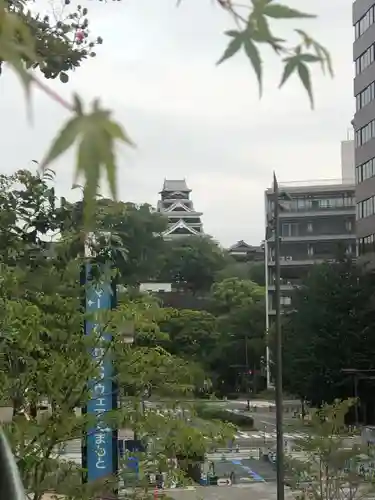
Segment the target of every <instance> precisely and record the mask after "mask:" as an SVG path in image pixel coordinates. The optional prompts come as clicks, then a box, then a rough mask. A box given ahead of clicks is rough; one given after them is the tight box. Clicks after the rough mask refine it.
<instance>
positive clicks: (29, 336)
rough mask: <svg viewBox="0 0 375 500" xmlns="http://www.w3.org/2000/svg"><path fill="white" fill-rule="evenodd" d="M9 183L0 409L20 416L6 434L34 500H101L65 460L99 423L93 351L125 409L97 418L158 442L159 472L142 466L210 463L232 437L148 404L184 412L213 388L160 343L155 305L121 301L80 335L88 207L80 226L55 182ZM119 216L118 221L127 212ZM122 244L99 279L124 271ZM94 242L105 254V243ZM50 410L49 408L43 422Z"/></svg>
mask: <svg viewBox="0 0 375 500" xmlns="http://www.w3.org/2000/svg"><path fill="white" fill-rule="evenodd" d="M2 182H3V186H5V187H4V188H3V189H2V190H1V191H0V213H1V217H0V235H1V236H4V238H7V245H4V247H2V248H1V251H0V303H1V309H0V331H1V332H2V335H1V338H0V343H1V350H2V353H3V356H2V357H1V360H0V362H1V367H0V379H1V380H0V382H1V383H0V400H1V401H2V402H3V404H4V403H5V404H7V405H10V406H11V408H12V410H13V421H12V423H11V424H10V425H9V426H8V428H7V434H8V436H9V438H10V442H11V445H12V448H13V451H14V453H15V456H16V459H17V463H18V466H19V468H20V470H21V473H22V478H23V481H24V484H25V486H26V488H27V490H28V491H29V492H30V493H31V494H32V498H33V500H40V499H41V498H42V496H43V494H44V492H45V491H47V490H50V489H52V490H56V491H57V492H59V493H65V494H69V495H70V498H74V499H80V500H82V499H88V498H91V497H92V491H91V490H92V488H93V485H90V484H89V485H82V484H81V480H80V478H81V470H80V467H79V466H78V465H76V464H72V463H66V462H62V461H61V460H62V458H63V456H61V454H62V449H61V446H62V445H63V443H65V442H66V441H68V440H70V439H73V438H76V439H80V437H81V436H82V434H83V433H84V431H85V430H86V429H87V428H88V427H92V425H93V417H92V415H83V416H78V414H77V412H76V410H77V409H78V408H81V407H84V406H85V404H86V403H87V401H88V399H89V398H90V395H91V389H90V387H89V386H88V384H87V380H90V379H94V378H96V377H97V376H98V368H99V365H100V360H99V361H98V359H93V357H92V354H91V353H92V349H95V350H96V351H99V352H101V353H102V354H100V356H102V357H103V359H104V358H105V357H106V356H107V355H108V354H107V353H109V352H111V353H112V356H113V358H114V361H115V368H116V373H117V375H116V377H115V378H114V382H117V384H118V385H119V397H120V401H121V407H120V408H119V409H118V410H114V411H113V412H111V413H110V414H106V415H105V416H104V417H98V418H104V419H105V423H106V425H108V426H109V427H112V426H113V427H114V428H120V429H121V428H128V429H132V430H134V431H135V432H136V433H137V435H138V436H141V437H142V436H146V435H147V436H148V437H149V438H152V439H153V436H154V437H158V447H159V448H160V449H159V448H158V450H157V459H155V460H154V461H153V462H152V465H151V466H150V464H148V465H147V464H146V462H147V460H148V461H149V456H148V458H147V457H144V459H145V460H146V458H147V460H146V462H145V465H144V466H145V467H146V465H147V467H148V468H149V469H150V468H151V472H152V471H153V472H157V470H158V468H159V467H162V465H161V463H164V465H163V467H166V465H165V463H167V462H166V461H168V459H170V458H175V457H176V456H178V457H180V458H181V457H182V458H184V457H185V459H186V458H189V457H192V456H201V455H202V452H204V449H205V446H206V445H207V444H209V443H210V442H215V441H220V440H221V439H227V438H228V436H230V435H231V433H232V429H231V428H225V427H223V426H220V425H219V426H218V425H215V426H214V428H212V427H211V428H207V427H206V426H205V427H199V426H198V427H197V425H196V424H195V422H194V420H191V419H190V421H188V420H187V419H185V418H181V416H179V414H178V413H176V412H175V411H174V410H173V409H172V408H171V409H170V410H169V409H168V407H169V405H168V404H164V409H167V411H170V418H169V419H166V418H164V417H161V416H160V415H159V414H158V411H159V410H158V409H157V408H154V407H148V408H147V411H144V404H143V405H140V404H139V403H140V402H141V401H143V402H144V398H145V397H152V398H155V397H156V399H158V398H161V397H162V398H163V397H168V398H170V400H171V405H174V403H173V401H174V400H175V399H176V398H183V397H185V396H187V395H191V394H192V393H193V391H194V390H195V389H196V387H199V386H200V385H203V384H204V378H205V376H204V373H203V372H202V370H201V369H200V367H198V366H195V364H194V363H193V362H192V360H191V359H189V356H184V353H183V352H177V353H172V352H169V351H168V350H166V349H165V348H163V347H162V346H160V345H159V344H160V341H161V340H163V339H166V338H167V339H168V335H167V336H166V335H165V334H163V332H161V331H160V329H159V327H158V321H160V318H161V317H162V315H163V314H164V313H163V311H162V310H161V308H160V307H159V306H158V304H157V303H156V302H155V301H154V300H153V299H152V298H149V297H147V296H146V297H142V296H139V297H132V296H131V295H129V294H127V293H124V294H120V296H119V305H118V307H117V308H116V309H114V310H113V311H112V312H104V311H103V312H100V313H99V314H98V315H97V316H96V317H95V322H96V323H97V324H98V325H100V328H99V329H98V330H94V331H93V333H92V334H90V335H86V336H85V335H82V331H83V330H82V329H83V321H84V319H91V320H93V318H92V317H91V316H90V315H87V314H86V313H84V311H83V310H82V307H81V304H82V291H83V290H82V286H81V285H80V274H81V268H82V264H83V263H84V262H85V261H84V257H83V254H82V250H83V241H82V224H83V217H82V215H83V214H82V210H81V217H79V216H78V215H77V213H75V212H74V210H73V212H74V213H75V215H77V217H76V219H75V222H74V224H72V213H73V212H72V209H77V208H79V206H78V207H77V206H75V207H72V206H70V205H69V204H67V202H66V201H65V200H58V199H56V197H55V195H54V189H53V182H52V179H51V176H47V177H44V178H41V177H39V176H38V175H34V174H32V173H31V172H27V171H20V172H18V173H17V174H15V175H14V176H11V177H9V178H8V177H5V176H4V177H3V178H2ZM112 208H113V207H110V210H109V211H110V213H112ZM120 208H121V210H122V208H123V207H122V206H120ZM101 210H102V207H100V206H99V207H98V211H99V213H100V211H101ZM121 210H119V211H118V213H120V214H123V212H122V211H121ZM132 210H135V208H134V207H133V206H129V211H132ZM139 210H142V207H141V208H140V209H139ZM116 213H117V212H116ZM78 214H79V210H78ZM136 220H137V219H136ZM100 221H101V219H100V218H98V224H99V222H100ZM99 228H100V231H101V230H102V226H101V225H99ZM130 234H131V233H130V232H129V231H128V232H127V236H126V237H129V235H130ZM113 235H114V236H116V238H115V241H112V240H108V247H103V248H102V249H101V251H100V252H99V253H98V254H97V257H95V258H92V260H91V262H92V264H93V266H94V267H95V269H96V271H97V274H96V275H95V276H94V278H95V279H107V278H108V275H107V274H102V269H103V267H102V263H103V257H106V258H107V259H109V258H112V257H113V258H114V262H116V256H117V253H118V251H119V250H120V249H121V248H122V246H123V241H122V240H121V238H122V234H121V231H120V230H119V231H118V232H115V231H114V233H113ZM51 236H52V239H51ZM97 236H98V239H99V238H100V234H98V235H97ZM117 238H118V239H117ZM134 238H135V239H136V238H137V235H135V236H134ZM93 244H94V249H95V245H97V240H95V239H94V240H93ZM102 244H104V242H103V241H102ZM115 244H116V245H117V246H116V245H115ZM129 247H131V243H130V242H129ZM120 253H121V252H120ZM129 325H132V327H133V329H134V330H135V342H134V344H135V345H134V346H132V345H129V344H127V343H124V338H125V337H124V334H126V333H127V330H128V327H129ZM101 331H110V332H111V334H112V338H111V340H110V341H108V340H105V339H103V338H102V336H101V334H100V332H101ZM170 351H172V350H171V349H170ZM146 394H147V396H146ZM41 405H43V406H46V407H47V408H48V411H47V412H45V413H44V414H43V415H41V413H40V411H39V408H40V406H41ZM142 408H143V410H142ZM25 415H26V416H27V418H25ZM172 435H173V436H174V438H173V440H171V436H172ZM205 436H206V438H205ZM207 437H209V439H208V440H207ZM142 460H143V459H142V457H141V463H143V462H142ZM147 463H148V462H147ZM167 469H168V467H167ZM119 473H120V474H121V473H122V471H121V470H120V472H119ZM181 474H182V473H181V471H180V470H179V469H176V470H173V471H170V479H172V478H173V477H177V476H178V478H179V479H181ZM182 475H183V474H182ZM107 479H108V478H107ZM107 479H106V485H104V484H96V485H94V486H95V488H97V489H99V490H101V491H102V492H104V491H106V492H108V489H110V488H111V485H112V484H113V481H109V482H108V480H107ZM113 479H114V478H113ZM141 485H143V486H144V487H147V484H143V483H142V484H139V486H141Z"/></svg>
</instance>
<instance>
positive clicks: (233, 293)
mask: <svg viewBox="0 0 375 500" xmlns="http://www.w3.org/2000/svg"><path fill="white" fill-rule="evenodd" d="M211 297H212V302H213V305H212V307H213V310H214V311H215V312H217V313H219V314H227V313H229V312H231V311H233V310H234V309H239V308H246V307H247V306H249V305H251V304H254V303H255V302H257V301H259V300H260V299H262V298H264V288H263V287H260V286H259V285H257V284H256V283H254V282H253V281H251V280H242V279H238V278H236V277H233V278H226V279H224V280H223V281H221V282H219V283H215V284H214V285H213V287H212V290H211Z"/></svg>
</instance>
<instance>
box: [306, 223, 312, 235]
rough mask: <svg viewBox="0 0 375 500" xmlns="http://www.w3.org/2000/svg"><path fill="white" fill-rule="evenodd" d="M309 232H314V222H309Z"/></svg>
mask: <svg viewBox="0 0 375 500" xmlns="http://www.w3.org/2000/svg"><path fill="white" fill-rule="evenodd" d="M307 232H308V233H312V232H313V224H312V222H308V223H307Z"/></svg>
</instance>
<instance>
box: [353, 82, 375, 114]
mask: <svg viewBox="0 0 375 500" xmlns="http://www.w3.org/2000/svg"><path fill="white" fill-rule="evenodd" d="M374 99H375V82H372V83H370V85H369V86H368V87H366V88H365V89H364V90H362V92H360V93H359V94H357V95H356V97H355V103H356V111H358V110H359V109H361V108H363V107H364V106H367V104H369V103H370V102H371V101H373V100H374Z"/></svg>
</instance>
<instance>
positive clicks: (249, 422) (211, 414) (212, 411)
mask: <svg viewBox="0 0 375 500" xmlns="http://www.w3.org/2000/svg"><path fill="white" fill-rule="evenodd" d="M196 411H197V415H198V417H200V418H203V419H204V420H221V421H222V422H230V423H231V424H233V425H237V426H238V427H247V428H248V429H249V428H252V427H253V425H254V419H253V418H252V417H251V416H250V415H242V414H239V413H233V412H231V411H228V410H224V409H223V408H215V407H214V406H209V405H198V406H197V408H196Z"/></svg>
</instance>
